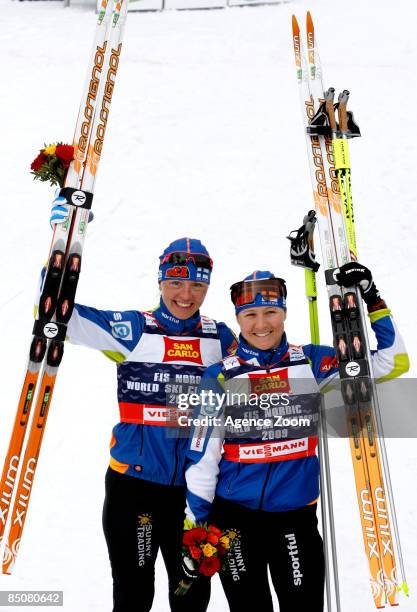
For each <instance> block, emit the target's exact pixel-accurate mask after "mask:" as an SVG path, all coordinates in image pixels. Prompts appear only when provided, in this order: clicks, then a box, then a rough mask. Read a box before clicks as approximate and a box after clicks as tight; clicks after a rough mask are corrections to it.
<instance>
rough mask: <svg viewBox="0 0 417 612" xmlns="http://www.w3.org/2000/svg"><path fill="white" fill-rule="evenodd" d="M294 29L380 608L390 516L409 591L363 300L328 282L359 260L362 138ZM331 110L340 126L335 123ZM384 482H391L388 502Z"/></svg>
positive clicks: (390, 548) (386, 595) (310, 45)
mask: <svg viewBox="0 0 417 612" xmlns="http://www.w3.org/2000/svg"><path fill="white" fill-rule="evenodd" d="M292 25H293V45H294V55H295V63H296V69H297V80H298V85H299V92H300V101H301V104H302V112H303V122H304V125H305V129H306V140H307V151H308V158H309V166H310V173H311V179H312V185H313V193H314V200H315V206H316V212H317V218H318V226H319V234H320V242H321V246H322V254H323V260H324V263H325V269H326V284H327V288H328V293H329V303H330V312H331V319H332V329H333V338H334V345H335V349H336V352H337V357H338V361H339V365H340V378H341V389H342V395H343V400H344V404H345V409H346V415H347V423H348V433H349V440H350V446H351V455H352V462H353V467H354V475H355V483H356V490H357V498H358V505H359V510H360V517H361V525H362V534H363V540H364V545H365V551H366V555H367V558H368V564H369V568H370V573H371V588H372V594H373V598H374V602H375V605H376V607H377V608H381V607H384V606H385V604H386V603H389V604H390V605H397V603H398V601H397V597H398V590H399V587H398V579H397V574H396V558H395V552H394V540H393V537H392V530H391V520H390V515H391V518H392V522H393V525H394V532H395V540H396V542H395V544H396V551H397V552H398V554H399V556H400V567H401V573H402V586H401V588H402V589H403V590H404V592H406V593H407V586H406V581H405V575H404V566H403V562H402V557H401V549H400V543H399V535H398V528H397V522H396V517H395V507H394V500H393V498H392V491H391V483H390V481H389V468H388V462H387V457H386V452H385V447H384V444H383V436H382V434H381V432H382V425H381V423H380V416H379V409H378V406H377V395H376V390H375V384H374V380H373V376H372V362H371V357H370V351H369V341H368V338H367V332H366V326H365V322H364V315H363V309H362V303H361V298H360V295H358V292H357V291H356V289H355V288H352V287H347V288H342V289H341V288H340V287H338V285H337V284H336V283H335V281H334V279H333V271H334V269H335V268H337V267H339V266H341V265H343V264H344V263H347V262H349V261H352V260H356V257H357V247H356V236H355V227H354V217H353V201H352V193H351V182H350V161H349V151H348V141H347V139H348V138H350V137H353V136H359V135H360V132H359V128H358V127H357V125H356V124H355V122H354V120H353V115H352V114H351V113H349V112H348V111H347V110H346V105H347V99H348V92H346V91H344V92H343V93H342V95H341V96H340V97H339V101H338V103H337V104H336V105H334V99H333V98H334V90H333V89H329V90H328V91H327V92H326V91H325V90H324V87H323V79H322V69H321V64H320V60H319V56H318V52H317V45H316V37H315V32H314V24H313V20H312V18H311V14H310V13H307V23H306V35H307V51H308V53H307V57H308V67H307V59H306V56H305V54H304V50H303V46H302V40H301V36H300V29H299V26H298V22H297V20H296V18H295V17H294V16H293V22H292ZM335 108H336V109H337V111H338V115H339V124H338V123H337V122H336V118H335ZM379 442H381V448H382V453H381V449H380V444H379ZM384 479H385V480H386V479H388V487H387V490H388V495H389V504H388V502H387V499H386V494H385V490H386V488H385V482H384Z"/></svg>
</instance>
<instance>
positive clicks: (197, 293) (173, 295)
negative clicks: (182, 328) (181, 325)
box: [159, 280, 208, 319]
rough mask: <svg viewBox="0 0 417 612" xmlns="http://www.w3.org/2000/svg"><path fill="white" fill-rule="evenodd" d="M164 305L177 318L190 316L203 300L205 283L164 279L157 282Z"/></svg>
mask: <svg viewBox="0 0 417 612" xmlns="http://www.w3.org/2000/svg"><path fill="white" fill-rule="evenodd" d="M159 287H160V290H161V296H162V299H163V300H164V304H165V306H166V307H167V308H168V310H169V311H170V312H171V313H172V314H173V315H174V317H176V318H177V319H188V318H189V317H192V316H193V315H194V314H195V313H196V312H197V310H198V309H199V308H200V306H201V304H202V303H203V302H204V298H205V297H206V293H207V290H208V285H207V283H198V282H196V281H181V280H165V281H161V282H160V283H159Z"/></svg>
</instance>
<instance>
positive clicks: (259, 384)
mask: <svg viewBox="0 0 417 612" xmlns="http://www.w3.org/2000/svg"><path fill="white" fill-rule="evenodd" d="M248 376H249V380H250V386H251V392H252V393H255V394H256V395H261V394H262V393H290V391H291V388H290V385H289V382H288V368H283V369H282V370H279V372H268V373H263V374H253V373H249V374H248Z"/></svg>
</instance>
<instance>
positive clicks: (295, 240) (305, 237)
mask: <svg viewBox="0 0 417 612" xmlns="http://www.w3.org/2000/svg"><path fill="white" fill-rule="evenodd" d="M316 222H317V218H316V213H315V211H314V210H310V211H309V213H308V214H307V215H306V216H305V217H304V219H303V225H302V226H301V227H300V229H299V230H298V231H296V232H295V233H296V235H295V236H291V234H290V236H288V238H289V240H290V241H291V263H292V264H294V265H298V266H301V267H304V280H305V294H306V298H307V301H308V308H309V320H310V337H311V342H312V344H320V329H319V320H318V309H317V283H316V272H317V270H318V268H319V264H317V262H316V261H315V255H314V236H313V234H314V228H315V224H316ZM291 233H293V232H291ZM319 410H320V419H319V432H318V433H319V436H318V438H319V459H320V464H321V465H322V467H323V468H324V470H323V469H320V494H321V504H320V506H321V521H322V527H323V547H324V562H325V575H326V600H327V611H328V612H332V594H331V580H330V563H329V542H328V533H330V547H331V553H332V564H333V581H334V590H335V598H336V611H337V612H340V611H341V607H340V588H339V570H338V565H337V548H336V531H335V527H334V511H333V492H332V482H331V474H330V459H329V447H328V440H327V426H326V419H325V414H324V409H323V403H322V401H321V402H320V409H319ZM327 512H328V513H329V526H328V522H327Z"/></svg>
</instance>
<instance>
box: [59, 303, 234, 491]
mask: <svg viewBox="0 0 417 612" xmlns="http://www.w3.org/2000/svg"><path fill="white" fill-rule="evenodd" d="M67 335H68V338H67V339H68V340H69V341H70V342H72V343H73V344H80V345H84V346H87V347H90V348H94V349H97V350H100V351H101V352H102V353H104V354H105V355H106V356H107V357H109V358H110V359H112V360H113V361H115V362H116V364H117V394H118V402H119V410H120V423H118V424H117V425H116V426H115V427H114V429H113V435H112V439H111V444H110V454H111V458H110V467H111V468H112V469H114V470H116V471H118V472H121V473H123V474H128V475H130V476H135V477H137V478H142V479H144V480H149V481H152V482H156V483H159V484H165V485H184V484H185V479H184V462H185V452H186V446H187V438H179V437H178V435H175V436H174V435H169V434H170V432H169V429H170V426H172V425H173V422H172V415H171V414H170V411H171V410H173V409H172V408H169V406H173V405H175V401H176V397H177V395H178V394H179V393H188V392H191V391H196V389H197V387H198V385H199V383H200V380H201V376H202V374H203V372H204V370H205V369H206V368H207V367H208V366H209V365H211V364H213V363H215V362H217V361H219V360H220V359H221V358H222V357H225V356H227V355H230V354H231V353H232V352H233V351H234V350H235V349H236V345H237V342H236V338H235V336H234V335H233V332H232V331H231V330H230V329H229V328H228V327H227V326H226V324H225V323H216V321H213V320H212V319H209V318H208V317H204V316H202V315H201V316H200V314H199V313H196V314H195V315H194V316H193V317H192V318H189V319H186V320H179V319H177V318H175V317H174V316H173V315H172V314H171V313H170V311H169V310H168V309H167V308H166V306H165V304H164V303H163V301H162V299H161V301H160V305H159V307H158V308H156V309H155V310H152V311H149V312H138V311H136V310H128V311H124V312H118V311H113V310H97V309H96V308H91V307H89V306H82V305H81V304H76V305H75V309H74V313H73V315H72V317H71V320H70V322H69V325H68V331H67Z"/></svg>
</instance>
